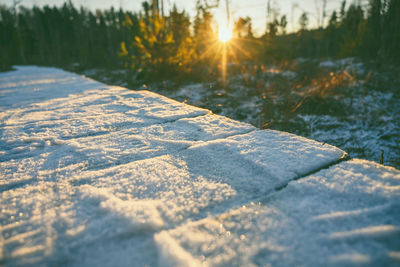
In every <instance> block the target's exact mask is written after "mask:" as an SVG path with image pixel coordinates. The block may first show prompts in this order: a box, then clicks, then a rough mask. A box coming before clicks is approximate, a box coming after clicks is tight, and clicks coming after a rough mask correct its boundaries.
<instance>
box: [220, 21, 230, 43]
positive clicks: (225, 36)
mask: <svg viewBox="0 0 400 267" xmlns="http://www.w3.org/2000/svg"><path fill="white" fill-rule="evenodd" d="M218 38H219V40H220V41H221V42H223V43H226V42H228V41H229V40H230V39H231V38H232V30H231V29H230V28H229V27H227V26H226V25H224V24H223V23H220V24H219V28H218Z"/></svg>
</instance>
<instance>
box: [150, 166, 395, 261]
mask: <svg viewBox="0 0 400 267" xmlns="http://www.w3.org/2000/svg"><path fill="white" fill-rule="evenodd" d="M399 201H400V171H398V170H396V169H394V168H385V167H383V166H381V165H378V164H376V163H372V162H368V161H365V160H352V161H349V162H343V163H340V164H338V165H335V166H333V167H331V168H329V169H327V170H322V171H320V172H318V173H315V174H313V175H311V176H308V177H306V178H304V179H300V180H298V181H293V182H290V183H289V185H288V186H287V187H286V188H285V189H283V190H280V191H278V192H276V193H274V194H272V195H269V196H267V197H265V198H260V199H258V200H257V201H255V202H253V203H249V204H247V205H244V206H242V207H239V208H236V209H231V210H229V211H227V212H225V213H223V214H220V215H218V216H216V217H213V218H205V219H203V220H200V221H196V222H190V223H187V224H183V225H181V226H179V227H177V228H175V229H170V230H168V231H162V232H161V233H159V234H157V235H156V238H155V240H156V242H159V243H164V242H167V243H168V242H171V243H173V244H174V246H177V244H178V245H179V246H180V247H181V248H180V249H184V250H185V253H190V255H192V257H193V260H196V261H202V262H204V263H207V264H208V265H210V266H231V265H237V266H260V265H261V266H266V265H269V264H270V265H272V266H294V265H299V264H300V265H305V266H336V265H338V264H343V265H345V266H352V265H358V264H362V265H368V266H370V265H371V266H377V265H385V266H397V265H398V264H399V263H400V258H399V257H398V254H399V248H400V239H399V236H400V202H399ZM162 246H164V247H166V246H167V245H166V244H163V245H162ZM205 255H206V257H204V256H205ZM160 257H166V258H167V259H169V258H175V257H176V256H175V255H174V254H173V253H171V254H169V255H164V254H162V255H160Z"/></svg>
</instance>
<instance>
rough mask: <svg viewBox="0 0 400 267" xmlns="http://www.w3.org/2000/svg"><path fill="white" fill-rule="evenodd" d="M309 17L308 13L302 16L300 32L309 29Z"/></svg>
mask: <svg viewBox="0 0 400 267" xmlns="http://www.w3.org/2000/svg"><path fill="white" fill-rule="evenodd" d="M308 22H309V20H308V16H307V13H306V12H303V14H301V16H300V18H299V25H300V30H301V31H305V30H306V29H307V25H308Z"/></svg>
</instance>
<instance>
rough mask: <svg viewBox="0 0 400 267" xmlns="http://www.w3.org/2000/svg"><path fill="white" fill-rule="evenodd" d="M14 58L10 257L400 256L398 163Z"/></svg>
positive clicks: (6, 115)
mask: <svg viewBox="0 0 400 267" xmlns="http://www.w3.org/2000/svg"><path fill="white" fill-rule="evenodd" d="M16 68H17V70H16V71H11V72H6V73H1V74H0V118H1V124H0V195H1V197H0V210H1V213H0V233H1V234H0V262H1V263H2V264H3V263H4V264H5V265H6V266H14V265H22V266H26V265H39V266H40V265H69V266H132V265H139V266H145V265H149V266H200V265H203V263H205V262H207V263H208V264H209V265H211V266H214V265H246V266H247V265H249V266H251V265H266V264H268V263H271V264H272V265H294V264H298V263H304V265H313V264H314V265H323V263H329V264H335V263H336V264H338V263H340V264H342V263H345V264H346V263H350V264H352V263H371V262H372V263H384V264H388V265H390V264H395V263H396V260H398V259H399V257H398V255H399V253H400V252H399V242H398V240H399V239H398V236H399V229H400V228H399V227H400V225H399V224H400V223H399V215H398V214H400V213H399V212H398V211H399V206H400V205H399V198H400V172H399V171H398V170H395V169H393V168H387V167H384V166H381V165H378V164H374V163H370V162H367V161H360V160H353V161H350V162H342V163H340V164H338V162H339V161H341V160H342V159H344V158H345V157H346V155H347V154H346V153H345V152H344V151H342V150H340V149H338V148H336V147H333V146H331V145H328V144H325V143H320V142H316V141H313V140H309V139H306V138H302V137H299V136H296V135H293V134H289V133H284V132H278V131H273V130H265V131H262V130H257V129H256V128H254V127H253V126H251V125H249V124H246V123H240V122H237V121H233V120H231V119H228V118H225V117H222V116H218V115H215V114H212V113H211V112H210V111H208V110H205V109H201V108H196V107H193V106H189V105H186V104H183V103H179V102H177V101H174V100H171V99H168V98H166V97H163V96H160V95H157V94H155V93H151V92H148V91H144V90H142V91H130V90H127V89H125V88H121V87H115V86H107V85H104V84H101V83H98V82H96V81H93V80H91V79H88V78H85V77H82V76H79V75H76V74H72V73H68V72H65V71H62V70H59V69H54V68H43V67H30V66H24V67H23V66H19V67H16ZM329 166H331V167H330V168H329V169H324V168H328V167H329ZM321 169H322V170H321ZM320 170H321V171H320ZM310 174H311V175H310ZM304 243H307V244H309V246H308V245H307V246H302V244H304ZM314 262H315V263H314Z"/></svg>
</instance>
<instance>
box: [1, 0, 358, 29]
mask: <svg viewBox="0 0 400 267" xmlns="http://www.w3.org/2000/svg"><path fill="white" fill-rule="evenodd" d="M213 1H214V2H216V1H217V0H209V1H208V2H209V3H211V2H213ZM228 1H229V7H230V12H231V18H233V19H237V18H238V17H240V16H242V17H246V16H249V17H251V18H252V21H253V29H254V32H255V33H256V34H262V33H263V32H264V31H265V27H266V26H265V25H266V14H267V2H268V0H228ZM341 1H342V0H328V1H327V7H326V10H327V14H328V17H329V16H330V14H331V13H332V11H333V10H335V9H336V10H338V9H339V7H340V3H341ZM64 2H65V0H22V4H23V5H24V6H28V7H29V6H32V5H39V6H41V5H45V4H48V5H61V4H62V3H64ZM72 2H73V3H74V5H76V6H80V5H84V6H86V7H88V8H90V9H106V8H109V7H111V6H114V7H116V8H119V7H122V8H123V9H125V10H134V11H136V10H139V9H140V8H141V3H142V2H143V0H72ZM270 2H271V6H273V7H276V9H277V10H278V12H279V14H280V16H281V15H283V14H286V15H287V20H288V26H287V30H288V31H292V30H293V29H297V28H298V21H299V16H300V15H301V14H302V13H303V12H304V11H305V12H308V14H309V19H310V24H309V27H316V26H317V15H316V14H317V6H319V7H320V14H321V13H322V0H270ZM347 2H351V1H347ZM12 3H13V0H0V4H6V5H8V6H9V5H12ZM174 3H175V4H176V5H177V6H178V8H179V9H185V10H186V11H187V12H189V14H190V15H191V16H193V15H194V14H195V4H196V0H164V6H165V10H168V9H169V8H170V7H172V6H173V4H174ZM214 12H215V14H216V17H217V18H222V17H225V16H226V6H225V0H220V5H219V7H218V8H215V9H214ZM326 21H327V19H326Z"/></svg>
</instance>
